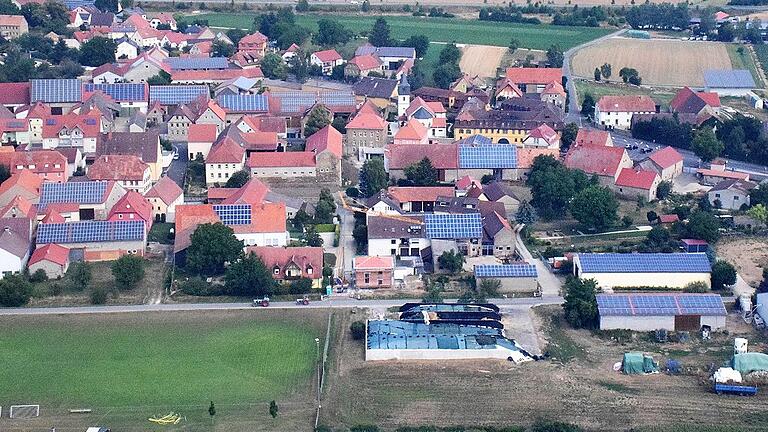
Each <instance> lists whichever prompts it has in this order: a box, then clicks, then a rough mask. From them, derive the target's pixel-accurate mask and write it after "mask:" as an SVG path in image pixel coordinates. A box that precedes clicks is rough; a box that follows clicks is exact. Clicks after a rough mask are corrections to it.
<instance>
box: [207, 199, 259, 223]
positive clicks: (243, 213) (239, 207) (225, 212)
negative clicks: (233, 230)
mask: <svg viewBox="0 0 768 432" xmlns="http://www.w3.org/2000/svg"><path fill="white" fill-rule="evenodd" d="M213 211H215V212H216V214H217V215H219V219H221V223H223V224H224V225H248V224H250V223H251V206H250V204H217V205H214V206H213Z"/></svg>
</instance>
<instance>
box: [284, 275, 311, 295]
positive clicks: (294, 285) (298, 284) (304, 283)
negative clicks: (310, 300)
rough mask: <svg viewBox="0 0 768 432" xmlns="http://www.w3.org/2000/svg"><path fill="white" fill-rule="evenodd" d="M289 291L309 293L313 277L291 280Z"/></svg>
mask: <svg viewBox="0 0 768 432" xmlns="http://www.w3.org/2000/svg"><path fill="white" fill-rule="evenodd" d="M289 291H290V293H291V294H307V293H309V292H311V291H312V279H310V278H305V277H303V278H299V279H297V280H295V281H293V282H291V286H290V288H289Z"/></svg>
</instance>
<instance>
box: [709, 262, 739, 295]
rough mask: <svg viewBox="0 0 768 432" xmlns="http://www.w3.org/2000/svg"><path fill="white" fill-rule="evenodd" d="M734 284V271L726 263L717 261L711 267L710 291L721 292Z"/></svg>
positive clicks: (729, 264)
mask: <svg viewBox="0 0 768 432" xmlns="http://www.w3.org/2000/svg"><path fill="white" fill-rule="evenodd" d="M735 283H736V269H735V268H734V267H733V265H731V263H729V262H727V261H722V260H721V261H717V262H715V263H714V264H713V265H712V289H713V290H718V291H719V290H722V289H725V287H726V286H731V285H733V284H735Z"/></svg>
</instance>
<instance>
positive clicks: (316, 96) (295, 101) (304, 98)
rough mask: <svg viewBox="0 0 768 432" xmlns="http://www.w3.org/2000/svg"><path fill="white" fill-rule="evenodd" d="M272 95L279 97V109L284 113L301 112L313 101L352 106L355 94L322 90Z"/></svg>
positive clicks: (313, 102) (333, 105)
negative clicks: (319, 91)
mask: <svg viewBox="0 0 768 432" xmlns="http://www.w3.org/2000/svg"><path fill="white" fill-rule="evenodd" d="M272 96H273V97H275V98H277V99H279V101H280V110H281V111H282V112H285V113H293V112H301V111H304V110H306V109H307V108H309V107H311V106H312V105H314V104H315V103H322V104H323V105H327V106H331V107H354V106H355V95H354V94H353V93H352V92H323V93H315V92H308V91H290V92H276V93H272Z"/></svg>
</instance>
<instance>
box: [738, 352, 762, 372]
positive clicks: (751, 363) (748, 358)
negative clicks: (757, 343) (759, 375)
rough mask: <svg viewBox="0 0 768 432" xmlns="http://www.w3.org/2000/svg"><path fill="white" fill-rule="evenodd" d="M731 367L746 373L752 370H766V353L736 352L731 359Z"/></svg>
mask: <svg viewBox="0 0 768 432" xmlns="http://www.w3.org/2000/svg"><path fill="white" fill-rule="evenodd" d="M731 367H732V368H733V369H736V370H737V371H739V372H740V373H741V374H742V375H746V374H748V373H750V372H754V371H764V370H768V355H767V354H763V353H756V352H751V353H744V354H736V355H734V356H733V360H731Z"/></svg>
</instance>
